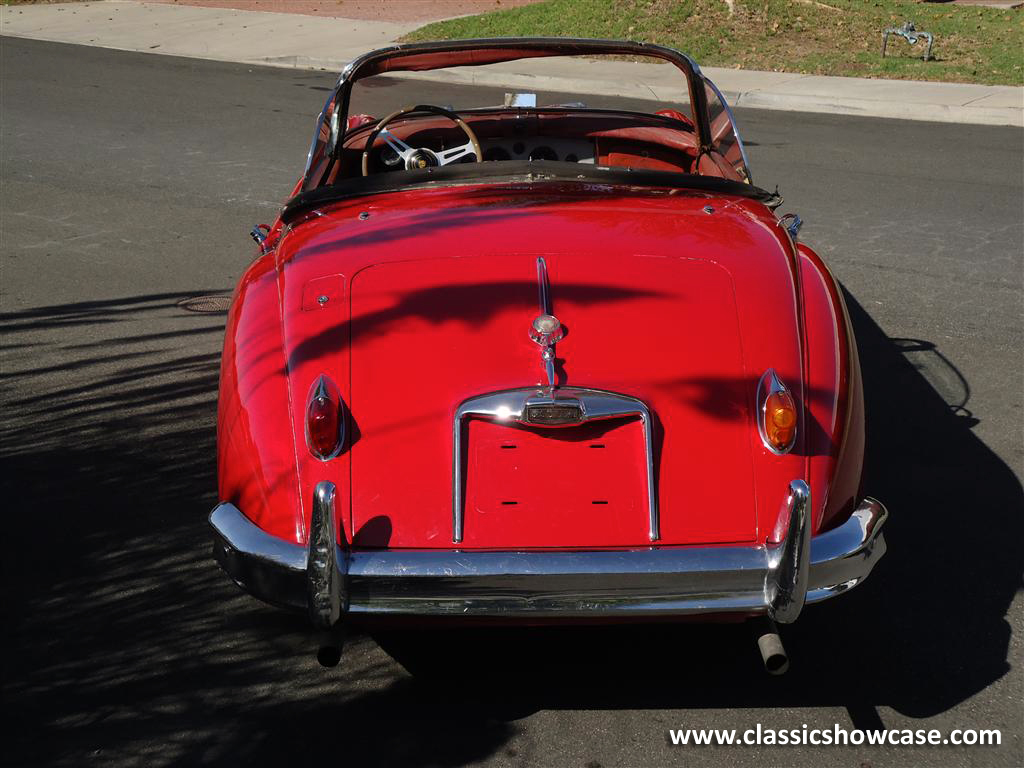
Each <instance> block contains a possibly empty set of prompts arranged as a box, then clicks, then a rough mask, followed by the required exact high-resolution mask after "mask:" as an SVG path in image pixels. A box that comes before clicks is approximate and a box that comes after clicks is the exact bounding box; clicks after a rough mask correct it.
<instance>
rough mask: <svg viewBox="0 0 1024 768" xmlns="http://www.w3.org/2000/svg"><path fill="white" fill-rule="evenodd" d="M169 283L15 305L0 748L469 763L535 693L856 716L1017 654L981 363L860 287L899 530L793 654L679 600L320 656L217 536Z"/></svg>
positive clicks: (867, 370)
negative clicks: (946, 355) (87, 298)
mask: <svg viewBox="0 0 1024 768" xmlns="http://www.w3.org/2000/svg"><path fill="white" fill-rule="evenodd" d="M183 298H185V295H183V294H182V295H179V294H174V295H171V294H164V295H159V296H146V297H138V298H133V299H129V300H123V301H110V302H90V303H88V304H87V305H86V304H82V305H69V306H65V307H49V308H45V309H43V310H32V311H30V312H25V313H12V314H7V315H5V316H4V317H3V323H4V327H5V330H4V338H3V343H4V346H5V354H6V353H9V355H10V357H9V358H8V359H9V360H11V361H13V362H8V363H5V365H4V370H3V378H2V379H0V385H2V387H3V398H4V403H5V405H4V421H5V424H4V432H5V436H4V440H3V444H2V455H3V488H2V490H3V494H4V496H3V498H4V499H5V502H6V503H5V509H6V512H7V520H8V528H7V535H8V537H9V538H8V541H9V542H10V544H9V546H8V548H7V555H6V556H5V558H4V587H5V598H4V601H5V614H6V615H7V616H8V617H9V623H8V626H7V629H6V631H5V633H4V645H5V653H4V683H3V684H4V710H5V711H4V717H5V720H6V722H7V723H8V733H9V734H14V736H13V739H10V737H9V741H8V743H7V744H6V745H5V753H6V754H5V758H6V761H7V762H10V763H20V764H34V765H39V764H47V765H75V766H78V765H80V764H81V763H82V761H83V760H84V759H91V760H92V761H94V762H97V763H102V764H110V765H122V764H137V763H145V764H151V765H155V764H183V763H184V764H192V763H198V762H225V763H227V762H230V763H232V764H235V763H238V764H262V763H271V762H273V763H278V762H282V761H285V760H286V761H287V762H289V763H295V762H296V761H298V760H301V759H303V758H320V759H331V760H334V759H338V760H339V761H340V760H341V759H342V758H344V759H345V760H346V761H348V762H349V763H350V764H357V765H404V764H419V763H429V764H431V765H440V766H457V765H464V764H467V763H471V762H474V761H477V760H481V759H484V758H486V757H488V756H490V755H494V754H497V753H501V752H502V751H505V754H506V755H507V756H509V757H513V756H514V750H511V749H510V748H509V746H508V742H509V740H510V739H511V738H512V737H513V736H514V735H515V734H516V733H517V732H519V730H520V725H519V724H517V723H516V722H515V721H516V719H518V718H520V717H523V716H526V715H529V714H531V713H533V712H536V711H538V710H542V709H577V708H578V709H659V708H666V709H684V708H691V707H693V708H709V707H710V708H716V707H720V708H731V707H776V706H801V707H813V706H846V707H848V708H849V710H850V713H851V716H853V717H854V719H855V721H858V722H857V725H860V726H862V727H871V726H872V725H875V724H876V723H875V721H877V714H874V707H876V706H878V705H888V706H892V707H894V708H896V709H897V710H898V711H900V712H902V713H905V714H907V715H910V716H914V717H926V716H929V715H933V714H936V713H939V712H942V711H944V710H946V709H948V708H950V707H953V706H955V705H957V704H959V703H961V702H963V701H964V700H965V699H967V698H969V697H970V696H972V695H974V694H976V693H977V692H978V691H980V690H982V689H984V688H985V687H986V686H988V685H989V684H990V683H992V682H993V681H994V680H996V679H998V678H1000V677H1001V676H1002V675H1004V674H1005V673H1006V672H1007V670H1008V669H1009V664H1008V643H1009V638H1010V629H1009V625H1008V624H1007V622H1006V620H1005V618H1004V616H1005V614H1006V611H1007V610H1008V607H1009V605H1010V601H1011V599H1012V598H1013V596H1014V594H1015V593H1016V591H1017V590H1018V589H1019V588H1020V587H1021V570H1022V562H1024V528H1022V520H1021V515H1020V510H1021V508H1022V491H1021V485H1020V483H1019V482H1018V480H1017V478H1016V477H1015V476H1014V474H1013V472H1012V471H1011V470H1010V469H1009V468H1008V467H1007V466H1006V465H1005V464H1004V463H1003V462H1002V461H1001V460H1000V459H999V458H998V457H997V456H996V455H995V454H994V453H993V452H992V451H990V450H989V449H988V448H987V447H986V446H985V445H984V444H983V443H982V442H981V441H979V440H978V439H977V438H976V437H975V436H974V435H973V433H972V432H971V430H970V427H971V426H972V424H973V423H974V422H973V421H972V420H971V419H969V418H967V417H965V416H964V414H965V413H966V408H967V398H968V397H969V387H968V385H967V381H968V379H969V378H970V374H969V372H967V374H966V378H965V377H964V376H962V375H960V374H959V373H957V374H956V375H953V374H948V372H946V373H943V372H942V371H929V370H926V369H927V367H928V366H929V365H936V366H939V365H941V359H940V357H936V356H931V357H929V356H927V355H924V356H922V352H927V351H928V349H929V347H928V344H927V342H919V341H913V342H912V343H908V342H907V340H900V341H899V343H898V344H897V343H893V341H891V340H889V339H887V338H886V337H885V336H884V335H883V333H882V332H881V330H880V329H879V328H878V327H877V326H876V325H875V324H874V322H873V321H872V320H871V318H870V317H869V316H868V315H867V314H866V313H865V312H864V311H863V309H862V308H861V307H860V306H859V305H858V304H857V303H856V302H855V301H854V300H853V299H852V298H850V299H849V302H850V309H851V313H852V316H853V319H854V322H855V326H856V330H857V335H858V339H859V343H860V347H861V361H862V366H863V369H864V376H865V385H866V396H867V407H868V419H869V424H868V426H869V434H868V457H869V458H868V465H869V466H868V481H867V489H868V492H869V493H871V494H872V495H874V496H877V497H878V498H880V499H882V500H883V501H884V502H885V503H886V504H887V505H888V506H889V508H890V511H891V513H892V517H891V519H890V521H889V523H888V526H887V529H886V535H887V539H888V544H889V554H888V556H887V557H886V559H884V560H883V561H882V563H881V564H880V565H879V566H878V568H877V569H876V571H875V573H874V575H873V576H872V578H871V579H870V580H869V581H868V582H867V583H866V584H865V585H864V586H863V587H861V588H859V589H858V590H856V591H854V592H853V593H851V594H850V595H848V596H846V597H845V598H843V599H840V600H836V601H834V602H832V603H831V604H825V605H822V606H816V607H811V608H808V609H807V610H806V612H805V613H804V615H803V616H802V617H801V619H800V622H799V623H798V624H797V625H796V626H795V627H793V628H791V629H789V630H788V631H787V633H786V641H787V645H788V649H789V651H790V654H791V658H792V668H791V671H790V673H789V674H788V675H787V676H785V677H784V678H778V679H777V678H769V677H767V676H765V675H764V673H763V672H762V671H761V669H760V661H759V658H758V656H757V653H756V650H755V649H754V647H753V644H752V641H751V639H750V637H749V635H748V634H747V632H746V631H745V630H744V629H743V628H742V627H741V626H736V625H724V626H695V625H690V624H682V625H676V624H655V625H645V626H612V627H567V628H515V629H472V630H469V629H462V630H458V631H439V630H432V631H415V632H402V633H397V632H387V633H384V632H381V633H377V635H376V636H377V638H378V639H379V640H380V643H381V644H382V645H383V646H384V647H385V648H386V649H387V650H388V651H389V652H390V653H391V654H393V655H394V656H395V657H396V658H397V659H398V661H399V662H400V663H401V665H402V666H399V664H398V663H396V662H395V660H393V659H392V658H391V657H390V656H389V655H387V654H385V653H384V652H383V651H382V650H381V648H380V647H378V644H377V643H375V642H374V641H373V640H372V639H371V638H370V637H368V636H367V635H364V634H358V633H357V634H355V636H354V637H352V638H351V639H350V642H349V645H348V647H347V649H346V653H345V656H344V657H343V660H342V665H341V666H340V667H339V668H338V669H336V670H333V671H331V670H322V669H321V668H320V667H318V666H317V665H316V662H315V660H314V659H313V653H312V646H311V643H310V640H309V637H308V635H307V629H306V626H305V622H304V621H303V620H302V619H301V618H293V617H291V616H288V615H283V614H280V613H278V612H277V611H275V610H274V609H272V608H269V607H266V606H263V605H262V604H260V603H258V602H257V601H255V600H253V599H251V598H249V597H247V596H245V595H243V594H241V593H240V592H239V591H238V590H237V589H236V588H235V587H234V586H233V585H232V584H230V583H229V582H228V580H227V579H226V578H225V577H224V576H223V574H222V573H221V572H220V571H219V569H218V568H217V567H216V565H215V564H214V563H213V561H212V559H211V558H210V554H209V543H208V536H207V530H206V514H207V512H208V510H209V509H210V508H211V507H212V505H213V503H214V502H215V501H216V500H215V498H214V489H215V486H216V484H215V476H214V475H215V446H214V411H215V400H216V388H217V367H218V360H219V348H220V341H221V334H222V332H223V316H222V315H211V316H192V317H186V316H184V314H183V313H182V312H181V310H179V309H177V308H176V306H175V305H176V303H177V302H178V301H180V300H181V299H183ZM144 319H148V321H149V322H148V325H147V332H146V333H139V331H138V330H137V325H136V324H137V323H140V322H141V321H142V320H144ZM154 325H155V326H157V332H155V333H154V332H152V330H151V329H152V327H153V326H154ZM90 328H100V329H102V330H101V331H100V332H99V338H98V339H97V333H96V332H94V331H90V330H89V329H90ZM86 338H87V339H88V343H84V344H83V343H82V340H83V339H86ZM908 348H909V349H911V350H912V351H913V352H914V354H915V355H916V357H915V356H910V355H908V354H906V352H907V349H908ZM931 349H934V348H931ZM938 352H941V350H938ZM929 361H931V362H929ZM40 371H48V372H40ZM947 374H948V375H947ZM930 381H931V382H932V383H929V382H930ZM935 381H946V382H952V383H953V384H952V385H951V386H953V385H955V383H956V382H958V381H962V382H963V386H962V387H961V389H962V390H963V391H962V393H959V394H958V392H953V393H952V394H950V393H946V392H943V393H941V394H940V392H939V391H937V390H936V388H935V387H934V386H933V383H934V382H935ZM956 386H959V385H956ZM940 389H942V388H941V387H940ZM954 389H955V386H954ZM942 395H945V398H944V397H943V396H942ZM961 395H962V396H961ZM403 666H404V667H405V669H403ZM406 669H408V670H410V671H411V673H412V674H410V673H409V672H407V671H406Z"/></svg>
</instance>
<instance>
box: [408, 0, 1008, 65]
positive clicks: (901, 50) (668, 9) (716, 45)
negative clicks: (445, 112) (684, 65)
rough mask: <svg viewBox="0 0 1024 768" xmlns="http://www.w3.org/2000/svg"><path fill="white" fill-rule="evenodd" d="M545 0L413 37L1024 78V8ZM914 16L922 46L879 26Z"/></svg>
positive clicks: (893, 2) (801, 0) (706, 60)
mask: <svg viewBox="0 0 1024 768" xmlns="http://www.w3.org/2000/svg"><path fill="white" fill-rule="evenodd" d="M732 5H733V8H734V11H733V12H732V13H730V11H729V6H728V4H727V3H726V2H724V1H723V0H546V2H541V3H537V4H536V5H528V6H524V7H522V8H514V9H511V10H506V11H495V12H492V13H485V14H482V15H480V16H470V17H467V18H461V19H452V20H451V21H442V22H437V23H435V24H428V25H427V26H425V27H422V28H420V29H418V30H416V31H415V32H413V33H412V34H411V35H409V36H408V37H407V38H406V39H407V40H438V39H454V38H465V37H504V36H511V35H533V36H553V37H555V36H561V37H603V38H614V39H626V40H639V41H643V42H650V43H661V44H663V45H668V46H671V47H673V48H678V49H679V50H682V51H685V52H686V53H689V54H690V55H691V56H693V57H694V58H696V59H697V61H698V62H699V63H700V64H703V65H707V66H718V67H736V68H742V69H761V70H776V71H781V72H802V73H810V74H821V75H848V76H853V77H885V78H896V79H911V80H943V81H948V82H962V83H964V82H966V83H990V84H1004V85H1022V84H1024V12H1022V10H1021V9H1018V10H1006V11H1002V10H998V9H994V8H979V7H977V6H965V5H953V4H951V3H920V2H897V0H874V1H871V0H827V1H826V0H820V1H818V0H791V1H789V2H787V1H786V0H761V1H760V2H754V1H753V0H734V2H733V3H732ZM906 20H911V21H913V22H914V23H915V24H916V25H917V28H918V29H919V30H925V31H927V32H931V33H932V34H933V35H935V47H934V48H933V51H932V53H933V55H934V56H935V57H936V59H937V60H935V61H927V62H925V61H922V60H921V57H922V55H923V54H924V50H925V46H924V44H923V43H919V44H918V45H916V46H913V47H911V46H908V45H907V43H906V41H905V40H904V39H903V38H901V37H890V38H889V50H888V52H887V55H886V58H885V59H882V58H881V56H880V50H881V42H882V30H883V29H885V28H886V27H892V26H899V25H900V24H902V23H903V22H904V21H906Z"/></svg>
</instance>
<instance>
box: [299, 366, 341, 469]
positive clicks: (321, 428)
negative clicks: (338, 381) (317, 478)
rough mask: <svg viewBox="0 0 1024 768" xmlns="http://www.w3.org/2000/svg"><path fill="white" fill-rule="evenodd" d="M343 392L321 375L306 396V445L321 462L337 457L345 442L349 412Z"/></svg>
mask: <svg viewBox="0 0 1024 768" xmlns="http://www.w3.org/2000/svg"><path fill="white" fill-rule="evenodd" d="M343 408H344V406H343V405H342V402H341V394H340V393H339V392H338V388H337V387H336V386H335V385H334V382H332V381H331V380H330V379H328V378H327V377H326V376H323V375H321V376H320V377H319V378H318V379H317V380H316V381H314V382H313V386H311V387H310V388H309V396H308V397H307V398H306V445H307V446H308V447H309V452H310V453H312V454H313V455H314V456H316V457H317V458H318V459H320V461H327V460H328V459H333V458H334V457H335V456H337V455H338V454H339V453H341V449H342V446H343V445H344V443H345V413H344V410H343Z"/></svg>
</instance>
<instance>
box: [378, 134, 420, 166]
mask: <svg viewBox="0 0 1024 768" xmlns="http://www.w3.org/2000/svg"><path fill="white" fill-rule="evenodd" d="M379 135H380V137H381V138H382V139H384V142H385V143H386V144H387V145H388V146H389V147H391V148H392V149H393V150H394V151H395V152H396V153H397V154H398V156H399V157H400V158H402V160H403V161H404V160H405V159H406V158H407V157H408V156H409V155H411V154H412V153H413V152H414V151H415V150H414V149H413V148H412V147H410V146H409V145H408V144H406V143H405V142H404V141H402V140H401V139H400V138H398V137H397V136H395V134H393V133H392V132H391V131H389V130H388V129H387V128H381V129H380V134H379Z"/></svg>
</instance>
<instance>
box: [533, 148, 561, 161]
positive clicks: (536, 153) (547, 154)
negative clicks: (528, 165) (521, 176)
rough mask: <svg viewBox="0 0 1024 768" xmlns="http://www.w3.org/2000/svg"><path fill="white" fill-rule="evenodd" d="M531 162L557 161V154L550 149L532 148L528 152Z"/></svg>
mask: <svg viewBox="0 0 1024 768" xmlns="http://www.w3.org/2000/svg"><path fill="white" fill-rule="evenodd" d="M530 159H531V160H557V159H558V153H557V152H555V150H553V149H552V148H551V147H534V148H533V150H532V151H531V152H530Z"/></svg>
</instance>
